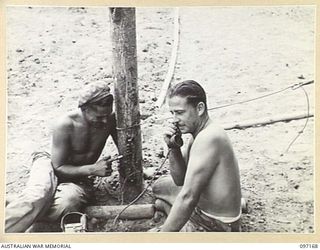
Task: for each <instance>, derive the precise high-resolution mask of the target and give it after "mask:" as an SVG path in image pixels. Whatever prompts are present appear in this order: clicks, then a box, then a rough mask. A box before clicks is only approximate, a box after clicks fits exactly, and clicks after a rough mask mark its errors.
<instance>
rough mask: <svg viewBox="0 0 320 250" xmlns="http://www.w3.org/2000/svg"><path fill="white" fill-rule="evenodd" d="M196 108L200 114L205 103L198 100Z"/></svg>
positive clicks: (203, 110)
mask: <svg viewBox="0 0 320 250" xmlns="http://www.w3.org/2000/svg"><path fill="white" fill-rule="evenodd" d="M197 110H198V113H199V116H202V115H203V114H204V112H205V110H206V105H205V104H204V102H199V103H198V105H197Z"/></svg>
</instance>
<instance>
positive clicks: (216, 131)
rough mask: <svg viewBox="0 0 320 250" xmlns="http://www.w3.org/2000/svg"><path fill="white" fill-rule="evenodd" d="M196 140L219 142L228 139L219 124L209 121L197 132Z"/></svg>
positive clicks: (200, 141)
mask: <svg viewBox="0 0 320 250" xmlns="http://www.w3.org/2000/svg"><path fill="white" fill-rule="evenodd" d="M196 141H197V142H198V143H204V144H216V143H219V144H221V143H224V142H227V141H228V136H227V133H226V132H225V130H224V129H223V128H222V127H221V126H219V125H216V124H214V123H211V124H210V125H208V126H207V127H206V128H205V129H203V130H202V131H201V132H200V133H199V134H198V136H197V138H196V140H195V142H196Z"/></svg>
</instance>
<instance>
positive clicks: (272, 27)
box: [6, 6, 315, 233]
mask: <svg viewBox="0 0 320 250" xmlns="http://www.w3.org/2000/svg"><path fill="white" fill-rule="evenodd" d="M314 11H315V9H314V8H313V7H310V6H305V7H302V6H283V7H275V6H274V7H232V8H231V7H215V8H207V7H203V8H180V44H179V49H178V58H177V63H176V68H175V72H174V76H173V83H176V82H178V81H180V80H185V79H194V80H196V81H198V82H200V83H201V84H203V86H204V88H205V89H206V92H207V94H208V106H209V108H210V107H211V108H212V107H215V106H219V105H223V104H229V103H234V102H239V101H243V100H247V99H251V98H255V97H257V96H261V95H264V94H268V93H270V92H273V91H277V90H279V89H282V88H285V87H287V86H289V85H291V84H294V83H299V82H302V81H309V80H314V53H315V51H314V42H315V41H314V32H315V30H314V22H315V13H314ZM136 14H137V16H136V18H137V46H138V48H137V52H138V74H139V96H140V109H141V117H142V123H143V124H142V126H141V128H142V133H143V159H144V171H145V172H146V173H147V174H148V175H150V174H152V173H153V172H154V170H155V169H156V168H157V167H159V165H160V164H161V162H162V161H163V150H164V145H163V142H162V139H161V138H162V135H161V129H162V123H163V121H164V119H165V118H166V117H167V110H166V107H164V108H162V109H160V110H158V109H157V108H156V107H155V102H156V100H157V97H158V96H159V94H160V89H161V86H162V83H163V81H164V79H165V77H166V73H167V71H168V65H169V60H170V55H171V50H172V45H173V31H174V11H173V9H172V8H138V9H137V13H136ZM109 25H110V24H109V12H108V8H100V7H99V8H64V7H62V8H58V7H47V8H44V7H9V8H8V9H7V51H8V53H7V58H8V61H7V78H8V82H7V101H8V105H7V162H6V163H7V164H6V194H14V193H18V192H21V190H23V188H24V186H25V184H26V181H27V178H28V174H29V171H30V158H29V157H30V154H31V153H32V152H34V151H39V150H47V151H48V150H49V151H50V135H51V127H52V124H53V123H54V121H55V120H56V118H57V117H59V116H61V115H62V114H63V113H64V112H66V111H70V110H73V109H74V108H76V106H77V93H78V91H79V90H80V89H81V88H82V86H83V85H84V84H85V83H87V82H90V81H92V80H96V79H106V78H110V77H112V71H111V67H112V65H111V53H112V51H111V41H110V26H109ZM305 90H306V92H307V93H308V97H309V104H310V112H313V111H314V86H313V85H309V86H306V87H305ZM307 108H308V104H307V101H306V97H305V94H304V92H303V91H302V89H301V88H300V89H296V90H291V89H290V90H287V91H285V92H282V93H281V94H278V95H274V96H271V97H268V98H265V99H261V100H258V101H255V102H250V103H246V104H242V105H236V106H232V107H228V108H223V109H216V110H212V111H211V112H210V115H211V117H212V119H213V120H214V121H215V122H219V123H221V124H227V123H238V122H242V121H245V120H252V119H258V118H270V117H274V116H279V115H284V114H291V113H295V112H299V113H307ZM305 124H306V120H296V121H291V122H288V123H283V122H282V123H276V124H273V125H268V126H264V127H257V128H248V129H244V130H229V131H228V134H229V136H230V138H231V141H232V142H233V145H234V149H235V152H236V154H237V157H238V161H239V165H240V172H241V185H242V192H243V196H244V197H246V199H247V201H248V205H249V212H248V213H247V214H244V215H243V220H242V222H243V227H242V229H243V231H244V232H273V233H274V232H279V233H286V232H289V233H294V232H296V233H313V232H314V151H313V148H314V139H313V138H314V137H313V136H314V119H313V118H310V119H309V120H308V123H307V125H306V128H305V129H304V130H303V133H301V134H300V137H299V138H298V139H297V140H296V141H295V142H294V143H293V145H292V146H291V147H290V149H289V150H288V152H286V149H287V148H288V146H289V144H290V143H291V142H292V140H293V139H294V137H295V136H296V135H297V134H298V132H299V131H301V130H302V129H303V127H304V125H305ZM104 153H105V154H106V153H111V154H114V153H116V151H115V147H114V145H113V144H112V142H110V141H108V143H107V145H106V148H105V151H104ZM130 223H131V226H130V227H127V228H126V229H125V230H128V231H146V230H147V229H148V228H151V227H153V226H154V225H155V223H154V222H153V221H152V220H151V221H135V222H130ZM109 229H110V228H109ZM119 230H124V229H123V228H122V229H121V227H120V229H119ZM125 230H124V231H125ZM99 231H108V228H106V224H101V225H100V227H99Z"/></svg>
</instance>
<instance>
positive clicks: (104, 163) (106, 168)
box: [92, 156, 112, 177]
mask: <svg viewBox="0 0 320 250" xmlns="http://www.w3.org/2000/svg"><path fill="white" fill-rule="evenodd" d="M110 159H111V157H110V156H107V157H104V158H103V159H101V160H100V161H97V162H96V163H95V164H94V166H93V171H92V175H96V176H101V177H105V176H110V175H111V174H112V168H111V164H112V161H110Z"/></svg>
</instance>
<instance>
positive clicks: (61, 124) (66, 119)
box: [53, 112, 78, 132]
mask: <svg viewBox="0 0 320 250" xmlns="http://www.w3.org/2000/svg"><path fill="white" fill-rule="evenodd" d="M77 116H78V115H77V113H76V112H73V113H67V114H65V115H64V116H61V117H60V118H58V119H57V120H56V121H55V122H54V124H53V131H56V132H57V131H60V132H61V131H66V130H67V131H70V129H72V128H73V127H74V122H75V121H76V120H77Z"/></svg>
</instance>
